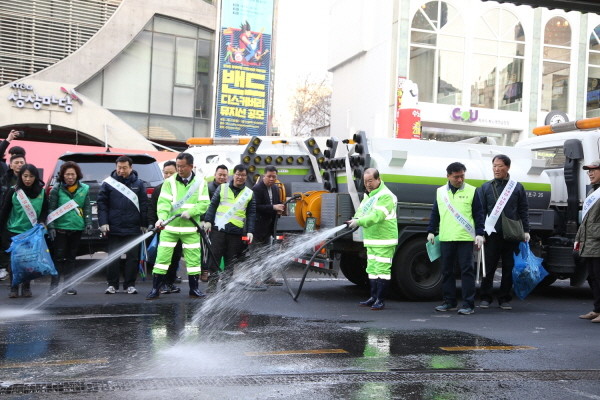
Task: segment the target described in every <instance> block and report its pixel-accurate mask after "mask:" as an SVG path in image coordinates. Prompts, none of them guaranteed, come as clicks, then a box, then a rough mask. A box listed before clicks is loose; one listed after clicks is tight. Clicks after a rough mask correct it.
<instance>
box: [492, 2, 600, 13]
mask: <svg viewBox="0 0 600 400" xmlns="http://www.w3.org/2000/svg"><path fill="white" fill-rule="evenodd" d="M483 1H495V2H497V3H512V4H516V5H518V6H523V5H526V6H531V7H533V8H536V7H546V8H549V9H555V8H559V9H562V10H565V11H580V12H583V13H586V12H589V13H594V14H600V2H599V1H598V0H483Z"/></svg>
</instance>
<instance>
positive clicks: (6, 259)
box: [0, 229, 18, 286]
mask: <svg viewBox="0 0 600 400" xmlns="http://www.w3.org/2000/svg"><path fill="white" fill-rule="evenodd" d="M17 235H18V233H13V232H11V231H9V230H8V229H4V230H3V231H2V237H1V241H2V251H0V256H1V257H0V259H1V260H0V265H1V266H2V268H6V270H7V271H8V273H9V279H10V284H11V286H12V270H11V268H10V253H7V252H6V250H8V248H9V247H10V245H11V244H12V240H11V239H12V238H13V237H15V236H17Z"/></svg>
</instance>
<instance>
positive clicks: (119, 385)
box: [0, 370, 600, 395]
mask: <svg viewBox="0 0 600 400" xmlns="http://www.w3.org/2000/svg"><path fill="white" fill-rule="evenodd" d="M559 380H566V381H598V380H600V370H538V371H464V370H435V371H433V370H423V371H415V370H406V371H404V370H402V371H391V372H345V373H321V374H275V375H236V376H213V377H211V376H203V377H201V378H162V379H161V378H153V379H116V380H90V381H65V382H52V383H51V382H46V383H15V384H10V383H8V382H4V383H2V382H0V395H1V394H35V393H91V392H109V391H130V390H159V389H165V388H169V387H176V388H182V387H199V386H217V387H219V386H269V385H293V384H302V383H328V384H343V383H365V382H398V383H402V382H412V383H415V382H435V381H438V382H444V381H452V382H459V381H469V382H473V381H479V382H483V381H493V382H501V381H509V382H528V381H559Z"/></svg>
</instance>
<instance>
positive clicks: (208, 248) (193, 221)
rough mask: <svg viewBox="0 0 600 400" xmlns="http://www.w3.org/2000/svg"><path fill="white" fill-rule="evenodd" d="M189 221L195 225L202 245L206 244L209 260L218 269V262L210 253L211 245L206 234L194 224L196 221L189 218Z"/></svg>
mask: <svg viewBox="0 0 600 400" xmlns="http://www.w3.org/2000/svg"><path fill="white" fill-rule="evenodd" d="M190 221H192V223H193V224H194V225H196V229H197V230H198V233H199V234H200V237H201V238H202V240H204V243H206V244H207V246H206V249H207V250H208V255H209V256H210V258H212V260H213V262H214V263H215V265H216V266H217V268H218V266H219V262H218V261H217V259H216V258H215V255H214V254H213V252H212V249H211V243H210V239H209V238H208V235H206V232H205V231H204V229H202V228H201V227H200V225H199V224H198V223H197V222H196V220H195V219H194V218H190Z"/></svg>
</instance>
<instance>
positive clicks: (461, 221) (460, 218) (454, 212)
mask: <svg viewBox="0 0 600 400" xmlns="http://www.w3.org/2000/svg"><path fill="white" fill-rule="evenodd" d="M442 199H443V200H444V203H446V207H448V211H450V213H451V214H452V216H453V217H454V218H455V219H456V222H458V223H459V224H460V225H461V226H462V227H463V228H464V229H465V231H467V233H468V234H469V235H471V237H472V238H473V239H475V228H474V227H473V225H471V224H470V223H469V221H467V219H466V218H465V217H464V216H463V215H462V214H461V213H460V212H458V210H457V209H456V208H454V206H453V205H452V203H450V198H449V197H448V190H445V191H444V194H443V195H442Z"/></svg>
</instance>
